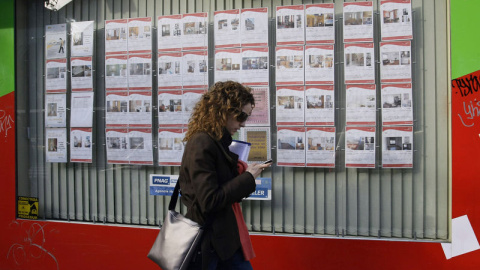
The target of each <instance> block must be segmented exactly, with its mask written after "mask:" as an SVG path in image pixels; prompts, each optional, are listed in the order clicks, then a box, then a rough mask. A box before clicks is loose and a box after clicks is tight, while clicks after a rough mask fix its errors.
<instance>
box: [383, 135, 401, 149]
mask: <svg viewBox="0 0 480 270" xmlns="http://www.w3.org/2000/svg"><path fill="white" fill-rule="evenodd" d="M385 145H386V146H387V150H390V151H394V150H402V137H386V138H385Z"/></svg>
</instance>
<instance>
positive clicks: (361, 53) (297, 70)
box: [228, 41, 412, 85]
mask: <svg viewBox="0 0 480 270" xmlns="http://www.w3.org/2000/svg"><path fill="white" fill-rule="evenodd" d="M228 55H229V57H230V58H232V59H234V57H235V54H234V52H233V50H231V52H229V54H228ZM334 55H335V51H334V46H333V45H307V46H279V47H276V59H275V60H276V61H275V62H276V63H275V64H276V72H275V75H276V84H277V85H304V84H305V85H317V84H334V79H335V74H334V70H335V67H334V63H335V58H334ZM380 56H381V58H382V59H381V61H380V82H381V83H410V82H411V81H412V73H411V70H412V61H411V42H410V41H389V42H381V43H380ZM237 58H238V57H237ZM375 62H376V59H375V53H374V44H373V43H348V44H345V45H344V74H345V77H344V78H345V79H344V82H345V83H346V84H373V83H375Z"/></svg>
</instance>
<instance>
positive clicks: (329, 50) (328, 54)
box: [305, 45, 335, 85]
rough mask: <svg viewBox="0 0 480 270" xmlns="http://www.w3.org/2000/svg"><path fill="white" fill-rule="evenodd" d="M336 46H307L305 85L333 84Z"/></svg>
mask: <svg viewBox="0 0 480 270" xmlns="http://www.w3.org/2000/svg"><path fill="white" fill-rule="evenodd" d="M334 55H335V52H334V45H309V46H305V84H306V85H309V84H333V82H334V81H335V65H334V64H335V61H334V60H335V59H334Z"/></svg>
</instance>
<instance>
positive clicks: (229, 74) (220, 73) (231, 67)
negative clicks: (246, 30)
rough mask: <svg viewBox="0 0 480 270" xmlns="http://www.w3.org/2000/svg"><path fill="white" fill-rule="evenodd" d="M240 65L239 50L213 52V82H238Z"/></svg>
mask: <svg viewBox="0 0 480 270" xmlns="http://www.w3.org/2000/svg"><path fill="white" fill-rule="evenodd" d="M241 65H242V50H241V49H240V48H234V49H220V50H215V82H219V81H227V80H231V81H236V82H239V81H240V72H241V70H240V67H241Z"/></svg>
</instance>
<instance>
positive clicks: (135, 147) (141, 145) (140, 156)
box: [127, 128, 153, 165]
mask: <svg viewBox="0 0 480 270" xmlns="http://www.w3.org/2000/svg"><path fill="white" fill-rule="evenodd" d="M152 142H153V141H152V129H151V128H136V129H132V128H130V129H128V141H127V145H128V160H129V163H130V164H136V165H153V143H152Z"/></svg>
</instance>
